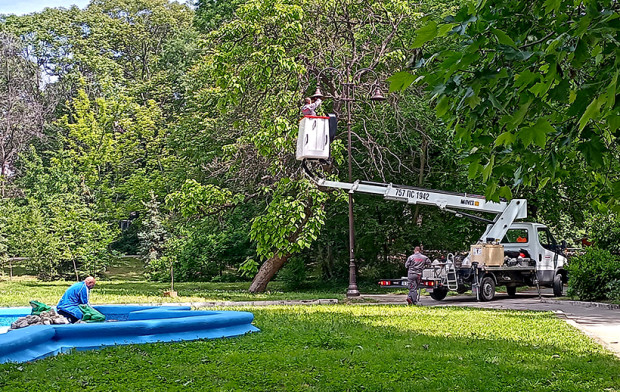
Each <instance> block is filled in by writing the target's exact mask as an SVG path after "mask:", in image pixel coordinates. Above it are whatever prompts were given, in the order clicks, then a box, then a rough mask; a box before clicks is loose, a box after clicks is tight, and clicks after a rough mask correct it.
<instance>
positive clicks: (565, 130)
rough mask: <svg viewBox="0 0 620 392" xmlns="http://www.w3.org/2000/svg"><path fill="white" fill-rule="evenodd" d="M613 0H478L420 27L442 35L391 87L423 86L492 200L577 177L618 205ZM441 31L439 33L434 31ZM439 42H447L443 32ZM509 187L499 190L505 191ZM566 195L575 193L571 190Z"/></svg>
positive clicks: (597, 203)
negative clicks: (446, 44)
mask: <svg viewBox="0 0 620 392" xmlns="http://www.w3.org/2000/svg"><path fill="white" fill-rule="evenodd" d="M616 6H617V4H616V2H615V1H611V0H606V1H597V2H586V3H583V4H582V3H575V2H573V1H568V0H565V1H547V2H544V3H543V2H529V1H504V0H493V1H480V2H478V4H477V5H476V6H474V5H468V6H464V7H462V8H461V9H460V10H459V11H458V12H457V13H456V14H455V15H454V16H451V17H448V18H446V19H445V20H444V21H443V22H442V23H441V24H439V25H437V26H436V25H435V22H433V21H431V22H429V23H428V24H427V25H426V26H424V27H422V28H421V29H419V30H418V31H417V35H416V40H415V41H414V44H415V45H417V46H421V45H424V44H425V43H426V42H429V41H431V40H436V39H437V37H441V36H442V35H443V36H447V37H449V38H450V39H451V41H450V42H451V46H450V47H449V48H442V49H441V50H439V51H435V52H434V53H428V55H427V56H425V58H424V59H423V60H420V61H419V62H418V63H417V65H416V68H417V69H416V70H414V71H412V72H413V73H414V74H415V75H416V78H412V77H411V76H409V75H407V74H404V73H403V74H396V75H394V77H393V81H392V83H393V85H394V87H396V88H398V87H402V86H407V85H409V84H411V83H413V82H414V81H417V83H420V84H423V85H425V86H426V88H427V90H428V92H429V95H430V97H431V99H433V100H435V102H436V110H437V114H438V115H439V116H440V117H442V118H444V119H445V121H446V122H447V123H448V124H449V125H450V127H451V128H452V129H453V130H454V135H455V138H456V141H457V143H459V145H460V147H461V149H462V151H463V153H464V154H466V158H465V162H466V163H467V164H468V165H469V167H470V170H469V175H470V177H471V178H472V179H473V178H475V179H482V181H484V182H485V183H486V195H487V196H488V197H491V198H493V199H495V200H497V198H498V197H500V196H502V192H504V193H505V192H507V188H505V187H512V188H516V189H520V188H524V187H525V188H527V187H532V188H537V189H538V190H541V189H544V188H545V187H552V188H553V189H555V190H556V193H560V194H564V192H563V187H564V186H571V185H572V184H573V183H574V182H577V183H578V184H579V194H578V197H579V198H580V199H581V200H587V201H589V202H590V203H591V204H592V206H594V207H596V208H598V209H600V210H602V211H605V210H606V209H607V208H613V209H618V208H620V203H619V202H618V200H620V193H618V190H620V187H619V186H618V184H619V181H620V178H619V177H618V175H619V174H618V173H620V166H619V164H618V162H619V160H620V159H619V158H620V157H619V155H618V151H620V148H618V136H619V133H618V132H619V129H618V125H619V123H618V121H617V119H618V118H620V117H619V114H620V105H619V104H618V102H617V100H616V84H617V79H618V72H619V64H620V62H619V61H618V59H617V54H618V51H617V43H616V39H615V38H614V37H616V36H617V34H618V29H619V25H618V21H619V19H618V13H617V9H615V7H616ZM440 32H441V33H440ZM442 39H444V38H443V37H442ZM503 190H505V191H503ZM565 196H568V197H572V196H573V195H571V194H566V195H565Z"/></svg>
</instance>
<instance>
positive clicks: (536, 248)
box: [297, 117, 568, 301]
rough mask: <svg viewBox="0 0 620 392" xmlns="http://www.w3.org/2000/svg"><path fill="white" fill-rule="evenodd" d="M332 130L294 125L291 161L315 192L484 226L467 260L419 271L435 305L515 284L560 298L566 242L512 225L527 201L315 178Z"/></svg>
mask: <svg viewBox="0 0 620 392" xmlns="http://www.w3.org/2000/svg"><path fill="white" fill-rule="evenodd" d="M334 127H335V124H334V123H333V121H332V123H331V124H330V122H329V118H328V117H304V118H302V120H301V121H300V124H299V135H298V140H297V159H298V160H300V161H302V166H303V168H304V170H305V172H306V174H307V175H308V177H309V178H310V179H311V180H312V181H314V182H315V183H316V184H317V186H319V187H320V188H333V189H342V190H344V191H346V192H349V193H352V194H353V193H364V194H372V195H377V196H382V197H383V198H384V199H385V200H393V201H400V202H404V203H407V204H422V205H431V206H436V207H438V208H440V209H441V210H444V211H446V212H450V213H453V214H456V215H457V216H464V217H469V218H472V219H477V220H482V221H486V222H487V223H488V225H487V228H486V230H485V231H484V233H483V234H482V235H481V236H480V238H479V239H478V241H477V243H476V244H474V245H472V246H471V248H470V252H469V254H468V255H467V257H465V258H464V259H459V258H458V257H455V256H454V255H453V254H449V255H447V257H446V259H445V260H442V261H437V260H436V261H434V262H433V265H432V266H431V267H429V268H427V269H425V270H424V272H423V274H422V284H421V287H423V288H426V290H427V291H428V292H429V293H430V295H431V297H432V298H433V299H435V300H439V301H440V300H442V299H444V298H445V297H446V295H447V293H448V292H449V291H456V292H459V293H462V292H465V291H467V290H472V292H473V293H474V295H476V297H477V299H479V300H481V301H490V300H492V299H493V298H494V296H495V287H496V286H499V285H504V286H506V289H507V292H508V295H509V296H514V295H515V294H516V290H517V287H520V286H537V287H540V286H546V287H552V288H553V293H554V295H556V296H561V295H562V294H563V285H564V283H566V281H567V278H568V276H567V272H566V269H565V264H566V258H565V257H564V256H563V255H562V251H563V249H564V248H565V247H566V243H565V242H564V241H562V244H558V243H557V242H556V241H555V239H554V238H553V236H552V235H551V232H550V231H549V229H548V228H547V227H546V226H545V225H542V224H539V223H531V222H515V220H517V219H525V218H527V200H525V199H512V200H510V201H499V202H494V201H488V200H486V199H485V198H484V197H483V196H478V195H472V194H467V193H457V192H445V191H440V190H432V189H424V188H416V187H410V186H404V185H395V184H391V183H378V182H367V181H355V182H353V183H347V182H339V181H330V180H327V179H325V178H320V177H319V176H318V175H317V174H316V173H315V172H314V171H313V170H312V169H311V167H310V166H311V165H312V164H313V163H314V162H325V160H326V159H327V158H329V155H330V154H329V144H330V142H331V140H332V138H333V135H334V134H335V129H334ZM466 211H467V212H466ZM470 212H483V213H491V214H495V218H494V219H485V218H484V217H481V216H478V215H474V214H471V213H470ZM380 284H382V285H384V286H404V287H406V286H407V278H401V279H391V280H383V281H381V282H380Z"/></svg>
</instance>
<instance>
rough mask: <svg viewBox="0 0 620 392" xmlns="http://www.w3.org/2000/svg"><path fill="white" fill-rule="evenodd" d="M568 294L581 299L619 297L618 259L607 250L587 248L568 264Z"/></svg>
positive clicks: (619, 265)
mask: <svg viewBox="0 0 620 392" xmlns="http://www.w3.org/2000/svg"><path fill="white" fill-rule="evenodd" d="M568 273H569V276H570V279H569V280H568V295H570V296H571V297H575V296H577V297H579V298H580V299H582V300H586V301H588V300H594V299H612V300H613V299H620V289H619V282H620V260H619V259H618V258H617V257H616V256H614V255H612V254H611V253H610V252H609V251H608V250H603V249H599V248H588V250H587V251H586V252H585V253H584V254H582V255H579V256H576V257H574V258H572V259H571V260H570V262H569V264H568Z"/></svg>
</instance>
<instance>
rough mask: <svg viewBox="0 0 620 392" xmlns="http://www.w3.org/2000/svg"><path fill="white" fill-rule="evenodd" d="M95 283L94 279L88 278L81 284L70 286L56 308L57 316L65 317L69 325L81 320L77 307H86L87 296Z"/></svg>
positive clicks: (80, 313) (80, 312)
mask: <svg viewBox="0 0 620 392" xmlns="http://www.w3.org/2000/svg"><path fill="white" fill-rule="evenodd" d="M95 283H96V281H95V278H93V277H92V276H89V277H87V278H86V279H84V281H82V282H77V283H74V284H72V285H71V287H69V288H68V289H67V291H65V293H64V294H63V296H62V298H61V299H60V301H59V302H58V305H57V306H56V310H57V311H58V314H60V315H63V316H65V317H66V318H67V319H68V320H69V321H70V322H71V323H75V322H77V321H78V320H81V319H82V316H83V314H82V311H81V310H80V307H79V305H88V295H89V293H90V290H91V289H92V288H93V287H95Z"/></svg>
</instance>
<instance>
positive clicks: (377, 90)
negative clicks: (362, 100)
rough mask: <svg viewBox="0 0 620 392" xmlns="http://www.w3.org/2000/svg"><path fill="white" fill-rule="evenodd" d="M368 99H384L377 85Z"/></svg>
mask: <svg viewBox="0 0 620 392" xmlns="http://www.w3.org/2000/svg"><path fill="white" fill-rule="evenodd" d="M370 100H371V101H385V97H384V96H383V93H382V92H381V89H380V88H379V87H377V88H376V89H375V92H374V94H373V95H372V97H370Z"/></svg>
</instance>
